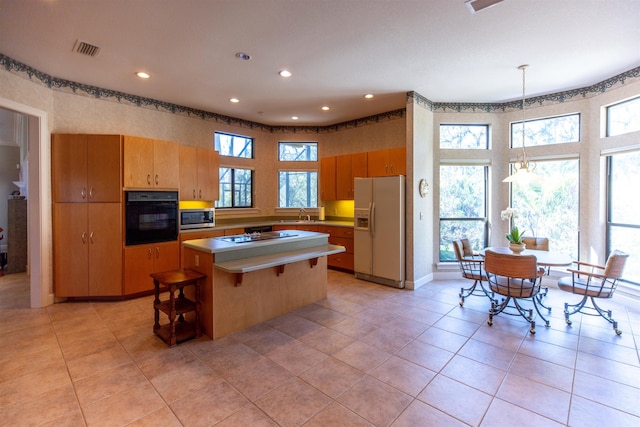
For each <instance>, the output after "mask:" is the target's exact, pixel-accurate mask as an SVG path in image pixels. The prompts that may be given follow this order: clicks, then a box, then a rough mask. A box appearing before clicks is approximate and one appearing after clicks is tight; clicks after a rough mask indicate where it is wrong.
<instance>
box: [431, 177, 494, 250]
mask: <svg viewBox="0 0 640 427" xmlns="http://www.w3.org/2000/svg"><path fill="white" fill-rule="evenodd" d="M488 173H489V168H488V166H476V165H441V166H440V261H455V260H456V256H455V253H454V251H453V243H452V242H453V241H454V240H455V239H460V238H463V237H466V238H468V239H469V241H470V242H471V246H472V247H473V249H474V250H481V249H483V248H485V247H486V246H487V243H488V240H487V177H488Z"/></svg>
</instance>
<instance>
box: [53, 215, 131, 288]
mask: <svg viewBox="0 0 640 427" xmlns="http://www.w3.org/2000/svg"><path fill="white" fill-rule="evenodd" d="M118 236H119V235H118ZM88 240H89V233H88V231H87V204H86V203H55V204H54V205H53V286H54V293H55V296H57V297H86V296H89V285H88V282H87V281H88V275H89V263H88V256H89V245H88Z"/></svg>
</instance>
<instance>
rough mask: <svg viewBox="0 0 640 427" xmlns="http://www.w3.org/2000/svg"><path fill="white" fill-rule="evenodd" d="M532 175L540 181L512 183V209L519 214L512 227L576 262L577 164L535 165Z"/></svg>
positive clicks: (575, 160) (550, 163)
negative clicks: (547, 244)
mask: <svg viewBox="0 0 640 427" xmlns="http://www.w3.org/2000/svg"><path fill="white" fill-rule="evenodd" d="M535 173H536V175H537V176H538V177H539V179H534V180H531V181H529V182H528V183H518V182H513V183H511V207H512V208H514V209H515V210H517V211H518V214H519V218H518V219H517V220H515V221H514V225H515V226H517V227H518V228H520V230H521V231H522V232H523V233H524V234H525V235H527V236H536V237H547V238H548V239H549V249H550V250H551V251H554V252H562V253H566V254H570V255H571V257H572V258H573V259H578V225H579V224H578V212H579V202H580V201H579V193H578V184H579V182H578V180H579V161H578V159H566V160H549V161H538V162H536V170H535ZM501 209H504V207H501Z"/></svg>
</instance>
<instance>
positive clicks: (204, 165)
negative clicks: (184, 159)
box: [197, 148, 220, 201]
mask: <svg viewBox="0 0 640 427" xmlns="http://www.w3.org/2000/svg"><path fill="white" fill-rule="evenodd" d="M197 163H198V194H197V196H198V200H206V201H214V200H218V198H219V194H220V184H219V180H220V172H219V168H220V156H219V155H218V152H217V151H215V150H208V149H206V148H198V161H197Z"/></svg>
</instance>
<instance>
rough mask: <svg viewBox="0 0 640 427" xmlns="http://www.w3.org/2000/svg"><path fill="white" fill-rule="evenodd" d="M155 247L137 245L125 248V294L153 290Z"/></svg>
mask: <svg viewBox="0 0 640 427" xmlns="http://www.w3.org/2000/svg"><path fill="white" fill-rule="evenodd" d="M153 247H154V245H135V246H126V247H125V248H124V294H125V295H131V294H137V293H138V292H144V291H148V290H152V289H153V280H151V277H149V275H150V274H151V273H153Z"/></svg>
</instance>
